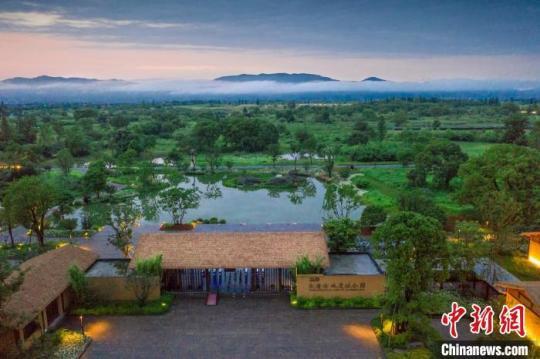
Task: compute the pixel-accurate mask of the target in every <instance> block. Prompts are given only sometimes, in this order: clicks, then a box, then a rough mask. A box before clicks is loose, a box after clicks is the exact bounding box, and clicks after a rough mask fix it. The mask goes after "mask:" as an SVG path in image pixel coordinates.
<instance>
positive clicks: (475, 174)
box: [457, 145, 540, 251]
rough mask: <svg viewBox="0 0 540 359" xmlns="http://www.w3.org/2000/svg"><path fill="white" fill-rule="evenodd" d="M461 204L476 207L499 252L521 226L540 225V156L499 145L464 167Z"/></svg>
mask: <svg viewBox="0 0 540 359" xmlns="http://www.w3.org/2000/svg"><path fill="white" fill-rule="evenodd" d="M459 176H460V177H461V179H462V184H461V187H460V189H459V191H458V194H457V195H458V199H459V200H460V202H461V203H464V204H470V205H472V206H474V208H475V210H476V213H477V215H478V218H479V219H480V220H481V222H482V224H483V225H486V226H487V227H488V228H489V229H490V230H491V231H492V232H493V235H494V238H495V245H496V247H497V250H498V251H499V250H502V249H503V248H504V247H505V246H506V245H507V244H509V243H508V239H509V238H510V237H509V236H511V234H512V232H513V231H514V229H515V228H516V227H517V226H522V225H523V226H530V225H534V224H537V223H540V190H539V184H540V152H538V151H537V150H534V149H531V148H528V147H523V146H516V145H495V146H493V147H491V148H489V149H488V150H487V151H486V152H484V153H483V154H482V155H480V156H477V157H474V158H471V159H470V160H469V161H468V162H467V163H465V164H464V165H463V166H461V168H460V171H459Z"/></svg>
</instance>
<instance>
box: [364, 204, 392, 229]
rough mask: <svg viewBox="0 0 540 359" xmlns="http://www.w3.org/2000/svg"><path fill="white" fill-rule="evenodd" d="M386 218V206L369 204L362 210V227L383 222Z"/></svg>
mask: <svg viewBox="0 0 540 359" xmlns="http://www.w3.org/2000/svg"><path fill="white" fill-rule="evenodd" d="M385 220H386V211H385V210H384V208H382V207H379V206H375V205H369V206H367V207H366V208H365V209H364V212H362V217H360V225H361V226H362V227H373V226H376V225H377V224H379V223H382V222H384V221H385Z"/></svg>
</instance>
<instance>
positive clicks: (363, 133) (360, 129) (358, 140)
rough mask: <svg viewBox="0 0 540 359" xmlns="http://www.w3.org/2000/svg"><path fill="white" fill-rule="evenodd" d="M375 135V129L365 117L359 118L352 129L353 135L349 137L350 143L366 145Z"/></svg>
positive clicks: (348, 141)
mask: <svg viewBox="0 0 540 359" xmlns="http://www.w3.org/2000/svg"><path fill="white" fill-rule="evenodd" d="M371 136H373V130H372V129H371V127H369V125H368V123H367V121H365V120H364V119H360V120H357V121H356V123H355V124H354V127H353V129H352V132H351V135H350V136H349V138H348V139H347V143H348V144H349V145H364V144H366V143H368V141H369V138H370V137H371Z"/></svg>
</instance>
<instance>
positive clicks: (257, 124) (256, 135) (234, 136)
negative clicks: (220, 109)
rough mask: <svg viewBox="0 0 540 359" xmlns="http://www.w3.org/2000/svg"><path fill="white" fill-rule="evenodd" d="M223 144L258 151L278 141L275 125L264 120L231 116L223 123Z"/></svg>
mask: <svg viewBox="0 0 540 359" xmlns="http://www.w3.org/2000/svg"><path fill="white" fill-rule="evenodd" d="M223 138H224V141H225V144H226V145H227V146H228V147H229V148H230V149H232V150H238V151H245V152H260V151H263V150H264V149H265V148H266V147H267V146H268V145H270V144H273V143H278V142H279V131H278V129H277V127H276V126H275V125H274V124H272V123H270V122H268V121H265V120H259V119H252V118H248V117H232V118H230V119H228V120H227V121H226V123H225V129H224V131H223Z"/></svg>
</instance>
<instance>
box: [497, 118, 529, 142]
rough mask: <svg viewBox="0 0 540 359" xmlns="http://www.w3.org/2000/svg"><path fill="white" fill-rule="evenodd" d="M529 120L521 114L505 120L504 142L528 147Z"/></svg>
mask: <svg viewBox="0 0 540 359" xmlns="http://www.w3.org/2000/svg"><path fill="white" fill-rule="evenodd" d="M528 125H529V120H527V118H526V117H525V116H523V115H521V114H514V115H512V116H510V117H509V118H507V119H506V120H504V135H503V141H504V142H506V143H512V144H514V145H520V146H526V145H527V137H526V131H527V126H528Z"/></svg>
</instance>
